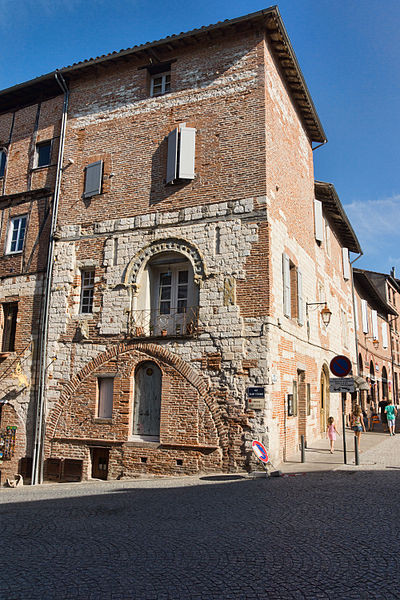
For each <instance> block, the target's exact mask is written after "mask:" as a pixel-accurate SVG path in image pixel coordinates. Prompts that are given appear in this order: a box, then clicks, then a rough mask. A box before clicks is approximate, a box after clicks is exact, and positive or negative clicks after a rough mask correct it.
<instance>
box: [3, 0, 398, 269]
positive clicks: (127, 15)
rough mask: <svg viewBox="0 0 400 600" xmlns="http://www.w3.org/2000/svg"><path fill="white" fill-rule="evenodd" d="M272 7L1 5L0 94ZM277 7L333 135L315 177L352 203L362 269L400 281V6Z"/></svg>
mask: <svg viewBox="0 0 400 600" xmlns="http://www.w3.org/2000/svg"><path fill="white" fill-rule="evenodd" d="M271 4H272V3H271ZM271 4H269V3H268V2H267V1H265V2H259V1H257V0H248V1H239V0H229V2H228V1H227V0H214V1H210V0H203V1H202V2H194V1H193V0H187V1H186V2H185V3H184V2H182V1H179V2H178V1H176V0H169V1H168V2H166V1H165V0H163V1H161V0H153V1H152V2H146V1H145V0H0V14H1V21H0V37H1V41H2V44H1V55H0V89H4V88H7V87H10V86H12V85H14V84H16V83H20V82H22V81H26V80H28V79H32V78H34V77H37V76H39V75H42V74H44V73H47V72H49V71H52V70H54V69H56V68H60V67H63V66H67V65H70V64H72V63H73V62H77V61H80V60H84V59H86V58H90V57H95V56H98V55H101V54H106V53H108V52H112V51H114V50H120V49H122V48H128V47H131V46H133V45H135V44H141V43H144V42H147V41H152V40H156V39H159V38H161V37H164V36H166V35H170V34H173V33H180V32H181V31H187V30H190V29H193V28H195V27H201V26H202V25H209V24H211V23H216V22H217V21H220V20H224V19H231V18H234V17H238V16H241V15H245V14H247V13H250V12H254V11H257V10H261V9H262V8H267V7H268V6H270V5H271ZM277 4H278V7H279V10H280V12H281V14H282V17H283V20H284V23H285V26H286V29H287V31H288V33H289V36H290V38H291V41H292V44H293V47H294V50H295V52H296V55H297V58H298V60H299V63H300V66H301V68H302V70H303V74H304V76H305V79H306V81H307V85H308V87H309V89H310V92H311V95H312V97H313V100H314V103H315V105H316V108H317V111H318V114H319V116H320V119H321V121H322V124H323V127H324V129H325V131H326V134H327V137H328V144H327V145H326V146H324V147H322V148H320V149H318V150H316V151H315V153H314V156H315V178H316V179H320V180H323V181H329V182H332V183H333V184H334V185H335V187H336V190H337V192H338V194H339V197H340V199H341V201H342V203H343V205H344V206H345V209H346V211H347V214H348V216H349V218H350V220H351V222H352V225H353V227H354V229H355V231H356V233H357V235H358V237H359V240H360V243H361V245H362V248H363V251H364V256H363V257H362V258H361V259H360V260H359V261H358V262H357V263H356V266H358V267H360V268H365V269H371V270H376V271H382V272H389V270H390V269H391V267H392V266H395V267H396V269H397V275H400V244H399V243H398V236H399V231H400V178H399V158H400V152H399V149H398V145H399V140H400V122H399V114H400V110H399V109H400V103H399V99H400V76H399V75H400V72H399V71H400V68H399V64H400V36H399V34H398V32H399V30H400V2H399V0H382V1H381V2H380V3H376V2H375V1H372V0H282V1H281V2H277Z"/></svg>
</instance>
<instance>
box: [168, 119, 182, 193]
mask: <svg viewBox="0 0 400 600" xmlns="http://www.w3.org/2000/svg"><path fill="white" fill-rule="evenodd" d="M178 137H179V136H178V129H174V130H173V131H171V133H169V134H168V157H167V178H166V182H167V183H171V182H172V181H174V180H175V179H176V175H177V167H178Z"/></svg>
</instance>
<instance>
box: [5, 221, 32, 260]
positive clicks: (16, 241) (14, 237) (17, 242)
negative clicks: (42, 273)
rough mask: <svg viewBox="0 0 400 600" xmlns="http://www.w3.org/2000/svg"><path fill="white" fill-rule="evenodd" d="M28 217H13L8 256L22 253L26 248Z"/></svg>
mask: <svg viewBox="0 0 400 600" xmlns="http://www.w3.org/2000/svg"><path fill="white" fill-rule="evenodd" d="M26 222H27V215H22V216H19V217H12V218H11V220H10V225H9V228H8V236H7V245H6V254H16V253H17V252H22V249H23V247H24V239H25V231H26Z"/></svg>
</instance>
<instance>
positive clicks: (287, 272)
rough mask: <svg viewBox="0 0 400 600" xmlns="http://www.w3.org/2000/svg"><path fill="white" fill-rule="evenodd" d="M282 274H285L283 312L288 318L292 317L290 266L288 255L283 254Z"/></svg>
mask: <svg viewBox="0 0 400 600" xmlns="http://www.w3.org/2000/svg"><path fill="white" fill-rule="evenodd" d="M282 273H283V312H284V314H285V316H286V317H289V318H290V317H291V316H292V313H291V306H290V265H289V257H288V256H287V254H282Z"/></svg>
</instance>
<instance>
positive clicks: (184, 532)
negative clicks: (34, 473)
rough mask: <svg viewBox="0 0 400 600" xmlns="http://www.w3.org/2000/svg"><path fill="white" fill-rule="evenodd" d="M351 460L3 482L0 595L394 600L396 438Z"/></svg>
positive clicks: (397, 573) (397, 574)
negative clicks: (279, 468)
mask: <svg viewBox="0 0 400 600" xmlns="http://www.w3.org/2000/svg"><path fill="white" fill-rule="evenodd" d="M349 437H350V436H349ZM338 454H339V453H338ZM361 458H362V463H365V464H364V465H363V464H361V465H360V466H359V467H352V466H351V465H349V466H348V467H347V468H345V467H343V468H342V467H340V465H331V466H330V468H329V470H327V471H314V472H312V470H309V472H306V474H305V475H302V476H297V477H290V476H288V477H282V478H270V479H268V480H267V479H253V480H251V479H249V478H246V477H242V476H238V475H236V476H234V475H230V476H222V475H221V476H204V477H200V478H197V477H196V478H189V477H187V478H181V479H174V478H165V479H153V480H136V481H132V480H130V481H116V482H103V483H101V482H91V483H82V484H58V485H56V484H51V485H43V486H40V487H29V486H25V487H23V488H17V489H2V490H1V491H0V505H1V506H0V511H1V512H0V514H1V519H0V523H1V527H0V532H1V539H2V542H3V559H2V562H3V564H2V569H1V575H0V580H1V581H0V590H1V593H0V597H1V598H4V599H5V598H7V599H13V600H20V599H21V600H22V599H24V600H25V599H29V600H33V599H39V598H40V599H41V600H43V599H53V598H54V599H55V598H57V599H58V600H61V599H63V600H64V599H71V600H72V599H85V600H87V599H93V600H98V599H101V598H105V599H113V600H115V599H119V600H122V599H124V600H125V599H137V600H150V599H154V600H166V599H170V600H180V599H182V600H189V599H199V600H211V599H218V600H220V599H232V600H233V599H235V600H236V599H243V600H244V599H247V598H259V599H274V600H277V599H280V598H283V599H286V598H288V599H289V598H290V599H292V598H293V599H300V598H307V599H311V600H312V599H318V600H320V599H321V600H322V599H335V600H338V599H344V600H349V599H353V598H354V600H360V599H365V600H367V599H368V600H370V599H373V598H376V599H381V598H384V599H389V598H398V597H399V593H398V590H399V589H400V569H399V566H400V565H399V551H400V542H399V538H398V535H397V523H398V520H399V517H400V514H399V513H400V510H399V501H398V485H399V477H400V435H398V436H396V437H395V438H389V437H383V436H382V437H381V440H380V441H379V443H377V444H376V445H375V446H374V447H373V448H371V449H369V450H367V451H366V452H365V453H364V454H363V455H362V457H361ZM372 458H373V459H374V460H372ZM333 468H335V469H336V470H333ZM290 470H292V471H294V469H289V471H290Z"/></svg>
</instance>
